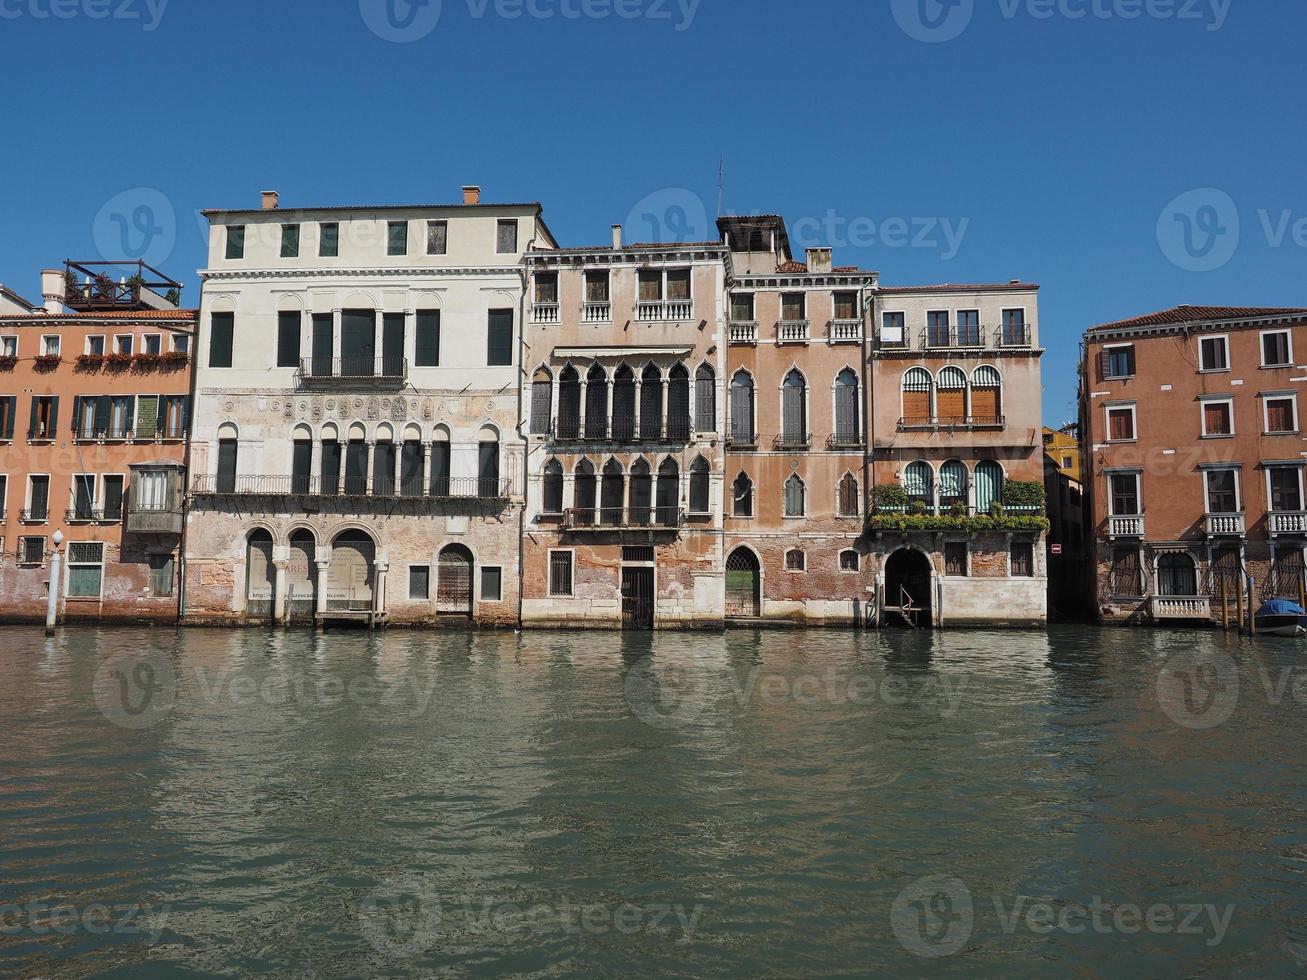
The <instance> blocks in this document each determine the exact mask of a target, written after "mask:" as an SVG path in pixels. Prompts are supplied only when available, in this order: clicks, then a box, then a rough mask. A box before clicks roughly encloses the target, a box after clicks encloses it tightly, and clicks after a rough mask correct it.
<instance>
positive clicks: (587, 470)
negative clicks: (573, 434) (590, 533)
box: [572, 459, 596, 527]
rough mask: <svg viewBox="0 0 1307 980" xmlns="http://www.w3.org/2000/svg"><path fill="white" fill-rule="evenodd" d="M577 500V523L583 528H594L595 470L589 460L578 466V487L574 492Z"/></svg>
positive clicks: (576, 486) (575, 504)
mask: <svg viewBox="0 0 1307 980" xmlns="http://www.w3.org/2000/svg"><path fill="white" fill-rule="evenodd" d="M572 493H573V496H574V497H575V500H574V501H573V506H574V507H575V514H576V523H577V524H578V525H580V526H581V527H593V526H594V525H595V523H596V521H595V498H596V493H595V468H594V464H593V463H591V462H590V461H589V460H588V459H583V460H581V462H579V463H577V464H576V485H575V487H573V490H572Z"/></svg>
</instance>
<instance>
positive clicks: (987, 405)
mask: <svg viewBox="0 0 1307 980" xmlns="http://www.w3.org/2000/svg"><path fill="white" fill-rule="evenodd" d="M971 414H972V416H973V421H974V422H975V424H977V425H1001V424H1002V422H1003V376H1002V375H1001V374H999V373H998V368H996V367H991V366H990V365H988V364H982V365H981V366H980V367H978V368H976V370H974V371H972V372H971Z"/></svg>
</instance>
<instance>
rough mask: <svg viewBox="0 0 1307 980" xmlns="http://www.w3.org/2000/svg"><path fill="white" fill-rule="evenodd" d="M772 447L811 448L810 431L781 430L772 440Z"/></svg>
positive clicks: (782, 448)
mask: <svg viewBox="0 0 1307 980" xmlns="http://www.w3.org/2000/svg"><path fill="white" fill-rule="evenodd" d="M772 448H773V449H780V450H785V449H811V448H812V433H811V432H807V433H799V432H782V433H781V434H780V435H778V436H777V437H776V438H775V439H773V440H772Z"/></svg>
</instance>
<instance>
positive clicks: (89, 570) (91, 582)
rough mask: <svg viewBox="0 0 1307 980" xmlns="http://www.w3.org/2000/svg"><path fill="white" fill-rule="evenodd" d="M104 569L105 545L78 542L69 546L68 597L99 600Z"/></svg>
mask: <svg viewBox="0 0 1307 980" xmlns="http://www.w3.org/2000/svg"><path fill="white" fill-rule="evenodd" d="M103 569H104V545H103V544H102V543H100V542H95V541H76V542H73V543H71V544H69V545H68V597H69V598H71V599H98V598H99V597H100V582H101V579H102V573H103Z"/></svg>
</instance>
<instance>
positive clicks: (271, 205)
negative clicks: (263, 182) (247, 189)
mask: <svg viewBox="0 0 1307 980" xmlns="http://www.w3.org/2000/svg"><path fill="white" fill-rule="evenodd" d="M280 201H281V195H280V194H278V193H277V192H276V191H264V192H263V210H264V211H276V210H277V206H278V204H279V203H280Z"/></svg>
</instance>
